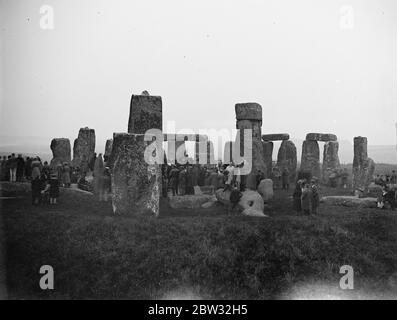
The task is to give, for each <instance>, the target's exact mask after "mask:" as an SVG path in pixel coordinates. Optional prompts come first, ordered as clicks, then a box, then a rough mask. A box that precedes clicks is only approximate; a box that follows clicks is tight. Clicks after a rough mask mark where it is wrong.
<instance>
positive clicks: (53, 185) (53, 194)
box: [49, 173, 59, 204]
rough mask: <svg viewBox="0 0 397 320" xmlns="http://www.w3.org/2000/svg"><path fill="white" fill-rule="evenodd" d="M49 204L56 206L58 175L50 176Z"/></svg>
mask: <svg viewBox="0 0 397 320" xmlns="http://www.w3.org/2000/svg"><path fill="white" fill-rule="evenodd" d="M49 185H50V190H49V192H50V204H57V199H58V197H59V180H58V175H57V174H56V173H53V174H51V176H50V181H49Z"/></svg>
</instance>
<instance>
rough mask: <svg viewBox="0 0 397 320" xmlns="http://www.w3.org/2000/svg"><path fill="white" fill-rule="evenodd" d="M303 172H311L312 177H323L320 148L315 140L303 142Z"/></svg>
mask: <svg viewBox="0 0 397 320" xmlns="http://www.w3.org/2000/svg"><path fill="white" fill-rule="evenodd" d="M301 171H304V172H310V173H311V176H312V177H316V178H320V177H321V171H320V148H319V145H318V142H317V141H315V140H305V141H303V144H302V159H301Z"/></svg>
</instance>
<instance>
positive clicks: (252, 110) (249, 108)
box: [235, 102, 262, 121]
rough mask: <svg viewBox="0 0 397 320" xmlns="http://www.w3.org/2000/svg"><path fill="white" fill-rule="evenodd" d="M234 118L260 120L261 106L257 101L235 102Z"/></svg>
mask: <svg viewBox="0 0 397 320" xmlns="http://www.w3.org/2000/svg"><path fill="white" fill-rule="evenodd" d="M235 111H236V120H258V121H262V106H261V105H260V104H259V103H255V102H248V103H237V104H236V106H235Z"/></svg>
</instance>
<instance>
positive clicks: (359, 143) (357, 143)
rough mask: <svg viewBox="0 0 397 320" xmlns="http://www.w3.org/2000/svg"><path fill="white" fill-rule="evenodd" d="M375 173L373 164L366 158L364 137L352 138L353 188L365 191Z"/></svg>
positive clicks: (366, 150) (366, 146)
mask: <svg viewBox="0 0 397 320" xmlns="http://www.w3.org/2000/svg"><path fill="white" fill-rule="evenodd" d="M374 171H375V162H374V161H373V160H372V159H371V158H368V141H367V138H366V137H355V138H354V158H353V188H354V189H357V188H363V189H365V188H366V187H367V186H368V185H369V184H370V182H371V180H372V178H373V174H374Z"/></svg>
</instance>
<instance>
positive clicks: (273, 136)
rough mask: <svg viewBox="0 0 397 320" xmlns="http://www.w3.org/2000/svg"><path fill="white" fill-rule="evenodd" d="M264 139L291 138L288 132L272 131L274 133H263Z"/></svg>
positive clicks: (281, 139) (280, 139)
mask: <svg viewBox="0 0 397 320" xmlns="http://www.w3.org/2000/svg"><path fill="white" fill-rule="evenodd" d="M262 140H263V141H284V140H289V134H288V133H272V134H262Z"/></svg>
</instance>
